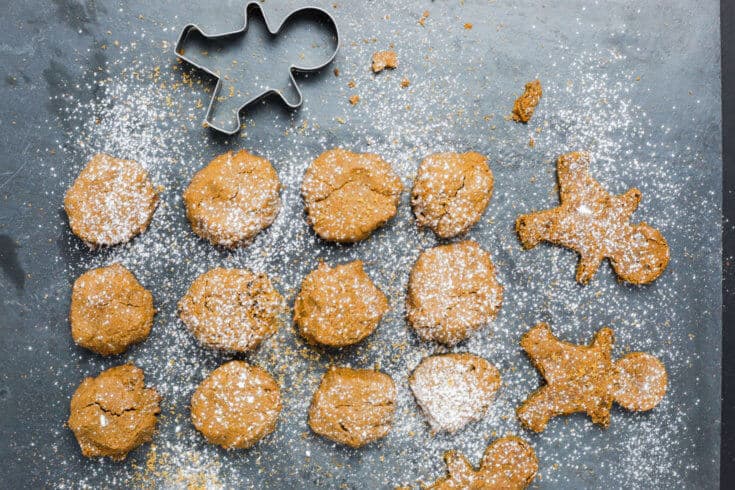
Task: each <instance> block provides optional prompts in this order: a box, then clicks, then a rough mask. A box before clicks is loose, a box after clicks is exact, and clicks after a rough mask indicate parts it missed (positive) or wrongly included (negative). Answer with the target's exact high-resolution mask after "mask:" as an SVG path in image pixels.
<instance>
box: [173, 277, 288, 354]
mask: <svg viewBox="0 0 735 490" xmlns="http://www.w3.org/2000/svg"><path fill="white" fill-rule="evenodd" d="M284 309H285V305H284V301H283V297H282V296H281V295H280V294H279V293H278V291H276V289H275V288H274V287H273V284H271V281H270V279H269V278H268V276H267V275H265V274H262V273H259V274H256V273H253V272H251V271H249V270H246V269H225V268H222V267H217V268H215V269H212V270H210V271H207V272H205V273H204V274H202V275H200V276H199V277H197V278H196V279H195V280H194V282H193V283H192V285H191V287H190V288H189V290H188V291H187V292H186V294H185V295H184V297H183V298H181V300H180V301H179V317H180V318H181V321H183V322H184V324H185V325H186V326H187V327H188V328H189V330H190V331H191V332H192V333H193V334H194V336H195V337H196V338H197V340H199V342H201V343H202V344H203V345H205V346H207V347H211V348H214V349H222V350H229V351H236V352H247V351H250V350H253V349H256V348H257V347H258V346H259V345H260V343H261V342H262V341H263V340H264V339H265V338H267V337H269V336H271V335H272V334H273V333H275V332H276V331H277V330H278V328H279V327H280V325H281V323H282V320H281V318H280V317H281V314H282V313H283V311H284Z"/></svg>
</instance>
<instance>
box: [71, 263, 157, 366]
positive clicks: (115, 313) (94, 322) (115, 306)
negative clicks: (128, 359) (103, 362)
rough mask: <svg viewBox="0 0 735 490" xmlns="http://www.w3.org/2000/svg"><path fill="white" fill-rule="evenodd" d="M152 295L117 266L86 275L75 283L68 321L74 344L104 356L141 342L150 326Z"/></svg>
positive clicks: (123, 350)
mask: <svg viewBox="0 0 735 490" xmlns="http://www.w3.org/2000/svg"><path fill="white" fill-rule="evenodd" d="M155 313H156V310H155V309H154V308H153V295H151V292H150V291H148V290H147V289H145V288H144V287H143V286H141V285H140V283H139V282H138V280H137V279H136V278H135V276H134V275H133V274H132V272H130V271H129V270H127V269H126V268H125V267H123V266H122V265H120V264H113V265H111V266H108V267H100V268H98V269H92V270H90V271H87V272H85V273H84V274H82V275H81V276H79V278H77V280H76V281H75V282H74V287H73V289H72V293H71V308H70V311H69V320H70V322H71V335H72V337H73V338H74V342H76V343H77V344H78V345H80V346H82V347H85V348H87V349H89V350H91V351H94V352H96V353H98V354H102V355H103V356H109V355H113V354H122V353H123V352H125V350H126V349H127V348H128V347H129V346H131V345H133V344H137V343H138V342H142V341H144V340H145V339H146V338H147V337H148V334H149V333H150V332H151V327H152V326H153V315H155Z"/></svg>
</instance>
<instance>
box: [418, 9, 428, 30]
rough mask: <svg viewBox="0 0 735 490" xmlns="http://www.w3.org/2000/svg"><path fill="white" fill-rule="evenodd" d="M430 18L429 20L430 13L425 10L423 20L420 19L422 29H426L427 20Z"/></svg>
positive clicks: (422, 15)
mask: <svg viewBox="0 0 735 490" xmlns="http://www.w3.org/2000/svg"><path fill="white" fill-rule="evenodd" d="M428 18H429V11H428V10H424V13H423V14H421V18H420V19H419V25H420V26H421V27H426V19H428Z"/></svg>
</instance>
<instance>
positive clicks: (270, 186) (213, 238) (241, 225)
mask: <svg viewBox="0 0 735 490" xmlns="http://www.w3.org/2000/svg"><path fill="white" fill-rule="evenodd" d="M280 190H281V182H280V181H279V180H278V174H276V171H275V170H274V169H273V166H272V165H271V163H270V162H269V161H268V160H266V159H265V158H261V157H259V156H256V155H253V154H251V153H248V152H247V151H245V150H240V151H238V152H237V153H233V152H231V151H228V152H227V153H224V154H222V155H219V156H218V157H216V158H215V159H214V160H212V161H211V162H209V165H207V166H206V167H204V168H203V169H201V170H200V171H199V172H197V173H196V174H195V175H194V178H193V179H191V183H190V184H189V187H187V188H186V190H185V191H184V204H185V205H186V216H187V218H189V222H190V223H191V227H192V229H193V230H194V233H196V234H197V235H199V236H200V237H202V238H205V239H207V240H209V241H210V242H212V243H213V244H215V245H221V246H223V247H228V248H234V247H238V246H242V245H247V244H248V243H250V241H252V239H253V237H255V235H257V234H258V233H259V232H260V231H261V230H263V229H265V228H268V227H269V226H270V225H271V224H272V223H273V221H275V219H276V216H277V215H278V210H279V209H280V207H281V197H280V195H279V192H280Z"/></svg>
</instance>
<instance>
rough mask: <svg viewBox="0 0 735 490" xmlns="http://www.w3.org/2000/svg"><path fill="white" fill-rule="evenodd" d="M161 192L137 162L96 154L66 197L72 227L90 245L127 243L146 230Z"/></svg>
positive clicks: (65, 206)
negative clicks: (157, 191) (154, 186)
mask: <svg viewBox="0 0 735 490" xmlns="http://www.w3.org/2000/svg"><path fill="white" fill-rule="evenodd" d="M157 203H158V195H157V194H156V191H155V190H154V189H153V185H152V184H151V182H150V180H148V172H146V171H145V169H144V168H143V167H142V166H141V165H140V164H139V163H137V162H133V161H131V160H121V159H119V158H115V157H112V156H110V155H105V154H103V153H100V154H97V155H95V156H93V157H92V159H91V160H90V161H89V163H87V166H86V167H84V170H82V172H81V173H80V174H79V176H78V177H77V179H76V180H75V181H74V183H73V184H72V186H71V187H69V190H67V191H66V195H65V196H64V209H65V210H66V214H67V216H68V217H69V226H70V227H71V231H73V232H74V234H75V235H76V236H78V237H79V238H81V239H82V240H84V242H85V243H87V244H88V245H89V246H91V247H100V246H109V245H116V244H118V243H124V242H127V241H128V240H130V239H131V238H133V237H134V236H136V235H138V234H140V233H142V232H144V231H145V230H146V229H147V228H148V225H149V224H150V222H151V219H152V218H153V212H154V211H155V210H156V204H157Z"/></svg>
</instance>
